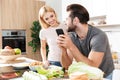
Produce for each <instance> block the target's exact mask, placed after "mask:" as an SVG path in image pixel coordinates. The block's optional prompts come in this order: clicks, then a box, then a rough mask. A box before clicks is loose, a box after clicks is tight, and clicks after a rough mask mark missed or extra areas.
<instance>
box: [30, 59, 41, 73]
mask: <svg viewBox="0 0 120 80" xmlns="http://www.w3.org/2000/svg"><path fill="white" fill-rule="evenodd" d="M41 66H43V64H42V62H39V61H35V62H31V63H30V64H29V69H30V70H31V71H37V70H36V69H37V68H39V67H41Z"/></svg>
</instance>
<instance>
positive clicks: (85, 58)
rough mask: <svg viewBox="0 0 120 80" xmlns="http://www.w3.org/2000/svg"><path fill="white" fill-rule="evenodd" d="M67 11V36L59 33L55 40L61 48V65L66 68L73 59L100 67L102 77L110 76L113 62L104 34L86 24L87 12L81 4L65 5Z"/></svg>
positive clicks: (87, 19)
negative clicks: (102, 73)
mask: <svg viewBox="0 0 120 80" xmlns="http://www.w3.org/2000/svg"><path fill="white" fill-rule="evenodd" d="M67 13H68V17H67V19H66V25H67V26H68V31H69V36H68V34H65V35H60V36H59V37H58V40H57V42H58V45H59V46H60V47H61V49H62V57H61V63H62V66H63V67H65V68H68V67H69V65H71V64H72V61H73V59H75V61H77V62H79V61H82V62H84V63H86V64H89V65H91V66H94V67H98V68H100V69H101V70H102V71H103V72H104V73H105V75H104V77H112V75H111V74H112V72H113V70H114V64H113V60H112V56H111V51H110V46H109V42H108V38H107V36H106V34H105V33H104V32H103V31H101V30H100V29H97V28H96V27H93V26H91V25H89V24H87V22H88V21H89V13H88V11H87V10H86V9H85V8H84V7H83V6H81V5H79V4H71V5H69V6H67Z"/></svg>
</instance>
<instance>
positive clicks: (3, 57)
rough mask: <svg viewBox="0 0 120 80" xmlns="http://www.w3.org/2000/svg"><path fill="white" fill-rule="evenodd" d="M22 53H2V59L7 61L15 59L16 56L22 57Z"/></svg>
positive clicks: (0, 56) (0, 57)
mask: <svg viewBox="0 0 120 80" xmlns="http://www.w3.org/2000/svg"><path fill="white" fill-rule="evenodd" d="M20 56H21V55H6V56H5V55H0V59H1V60H5V61H13V60H15V59H16V58H18V57H20Z"/></svg>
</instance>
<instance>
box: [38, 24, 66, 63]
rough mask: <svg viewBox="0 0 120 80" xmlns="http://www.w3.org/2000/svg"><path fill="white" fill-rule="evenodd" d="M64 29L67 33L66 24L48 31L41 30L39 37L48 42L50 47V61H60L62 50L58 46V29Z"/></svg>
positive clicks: (50, 28)
mask: <svg viewBox="0 0 120 80" xmlns="http://www.w3.org/2000/svg"><path fill="white" fill-rule="evenodd" d="M60 28H62V29H63V31H64V32H66V30H67V27H66V26H65V25H64V24H60V25H59V26H58V27H49V28H47V29H41V31H40V34H39V37H40V39H41V40H46V41H47V44H48V46H49V53H48V60H50V61H60V56H61V49H60V48H59V46H58V45H57V37H58V35H57V33H56V29H60Z"/></svg>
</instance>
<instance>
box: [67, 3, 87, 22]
mask: <svg viewBox="0 0 120 80" xmlns="http://www.w3.org/2000/svg"><path fill="white" fill-rule="evenodd" d="M68 11H70V12H71V13H70V15H69V16H70V17H71V19H72V20H73V19H74V18H75V17H78V18H79V20H80V22H81V23H82V24H87V22H88V21H89V13H88V11H87V10H86V8H84V7H83V6H82V5H80V4H71V5H68V6H67V12H68Z"/></svg>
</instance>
